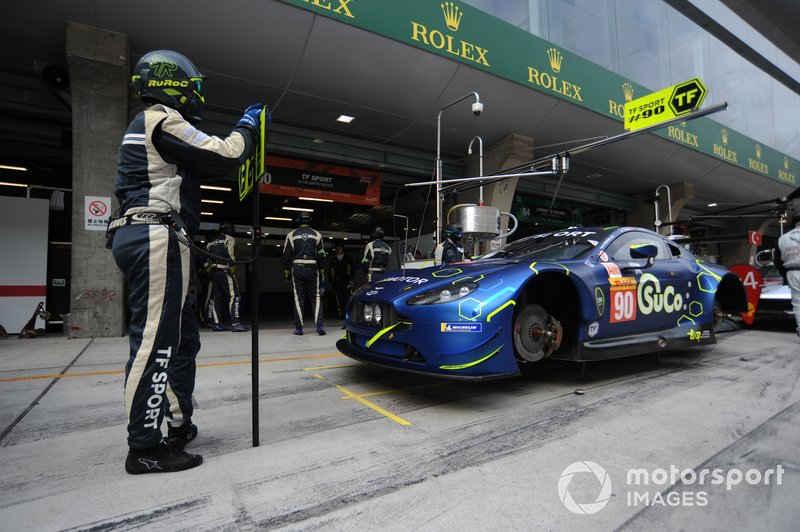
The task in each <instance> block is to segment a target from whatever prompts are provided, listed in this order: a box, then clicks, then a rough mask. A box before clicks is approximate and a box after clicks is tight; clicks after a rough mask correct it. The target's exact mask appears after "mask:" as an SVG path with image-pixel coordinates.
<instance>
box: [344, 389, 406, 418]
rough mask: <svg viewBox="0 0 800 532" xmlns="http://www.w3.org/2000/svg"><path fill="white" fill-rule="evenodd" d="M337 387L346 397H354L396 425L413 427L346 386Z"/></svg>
mask: <svg viewBox="0 0 800 532" xmlns="http://www.w3.org/2000/svg"><path fill="white" fill-rule="evenodd" d="M336 387H337V388H338V389H339V391H341V392H342V393H344V394H345V395H347V396H349V397H352V398H353V399H355V400H356V401H358V402H359V403H361V404H362V405H364V406H366V407H369V408H371V409H373V410H374V411H376V412H378V413H379V414H382V415H384V416H386V417H388V418H389V419H391V420H392V421H394V422H395V423H399V424H401V425H405V426H410V425H411V423H410V422H409V421H406V420H405V419H403V418H401V417H400V416H396V415H394V414H392V413H391V412H389V411H388V410H384V409H383V408H381V407H379V406H378V405H376V404H375V403H371V402H369V401H367V400H366V399H364V398H363V397H361V396H360V395H357V394H354V393H353V392H351V391H350V390H348V389H347V388H345V387H344V386H340V385H338V384H337V385H336Z"/></svg>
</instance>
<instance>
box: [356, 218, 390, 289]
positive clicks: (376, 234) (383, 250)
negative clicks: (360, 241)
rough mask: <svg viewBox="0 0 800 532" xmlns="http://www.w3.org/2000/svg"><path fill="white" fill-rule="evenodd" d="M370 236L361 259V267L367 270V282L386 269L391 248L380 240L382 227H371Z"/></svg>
mask: <svg viewBox="0 0 800 532" xmlns="http://www.w3.org/2000/svg"><path fill="white" fill-rule="evenodd" d="M370 238H371V239H372V240H371V241H370V242H369V243H368V244H367V247H365V248H364V258H362V259H361V267H362V268H363V269H364V271H366V272H367V282H368V283H371V282H372V280H373V279H374V278H375V276H377V275H380V274H382V273H383V272H385V271H386V267H387V266H388V265H389V257H390V256H391V254H392V248H391V247H389V244H387V243H386V242H384V241H383V240H382V239H383V227H380V226H378V227H376V228H375V229H373V230H372V233H371V234H370Z"/></svg>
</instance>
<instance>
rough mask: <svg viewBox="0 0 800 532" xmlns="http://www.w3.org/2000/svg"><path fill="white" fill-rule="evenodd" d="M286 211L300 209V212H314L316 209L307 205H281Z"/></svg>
mask: <svg viewBox="0 0 800 532" xmlns="http://www.w3.org/2000/svg"><path fill="white" fill-rule="evenodd" d="M281 209H283V210H284V211H300V212H314V209H308V208H306V207H281Z"/></svg>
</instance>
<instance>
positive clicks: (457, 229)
mask: <svg viewBox="0 0 800 532" xmlns="http://www.w3.org/2000/svg"><path fill="white" fill-rule="evenodd" d="M462 231H463V228H462V227H461V224H447V225H446V226H445V228H444V234H445V236H446V237H447V238H449V239H450V240H452V241H454V242H459V241H460V240H461V235H462Z"/></svg>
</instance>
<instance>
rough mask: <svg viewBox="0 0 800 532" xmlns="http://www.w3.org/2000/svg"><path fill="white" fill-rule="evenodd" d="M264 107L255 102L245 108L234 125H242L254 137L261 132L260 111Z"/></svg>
mask: <svg viewBox="0 0 800 532" xmlns="http://www.w3.org/2000/svg"><path fill="white" fill-rule="evenodd" d="M263 109H264V106H263V105H262V104H260V103H255V104H253V105H251V106H250V107H248V108H247V109H245V111H244V114H243V115H242V117H241V118H240V119H239V121H238V122H237V123H236V127H243V128H245V129H247V130H248V131H250V132H251V133H252V134H253V135H255V136H256V137H257V136H258V135H259V134H260V132H261V125H260V120H261V111H262V110H263Z"/></svg>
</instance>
